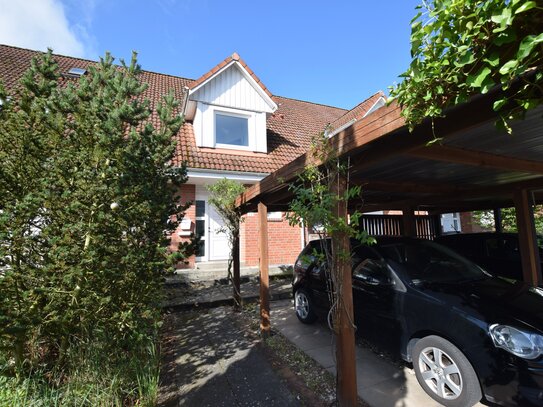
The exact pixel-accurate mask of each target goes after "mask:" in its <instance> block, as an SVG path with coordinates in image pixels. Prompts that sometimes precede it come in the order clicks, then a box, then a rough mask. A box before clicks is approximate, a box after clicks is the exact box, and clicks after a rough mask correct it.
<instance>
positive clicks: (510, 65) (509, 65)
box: [500, 59, 518, 75]
mask: <svg viewBox="0 0 543 407" xmlns="http://www.w3.org/2000/svg"><path fill="white" fill-rule="evenodd" d="M517 66H518V61H517V60H516V59H512V60H510V61H507V62H506V63H505V64H503V66H502V67H501V68H500V73H501V74H502V75H507V74H508V73H509V72H511V71H512V70H513V69H515V68H516V67H517Z"/></svg>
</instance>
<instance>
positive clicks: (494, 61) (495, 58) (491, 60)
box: [483, 52, 500, 67]
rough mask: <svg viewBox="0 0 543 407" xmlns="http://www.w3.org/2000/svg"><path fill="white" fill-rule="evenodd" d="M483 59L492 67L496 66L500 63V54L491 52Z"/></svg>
mask: <svg viewBox="0 0 543 407" xmlns="http://www.w3.org/2000/svg"><path fill="white" fill-rule="evenodd" d="M483 61H485V62H486V63H487V64H488V65H490V66H492V67H496V66H498V64H499V63H500V54H499V53H498V52H493V53H492V54H490V55H489V56H488V58H485V59H483Z"/></svg>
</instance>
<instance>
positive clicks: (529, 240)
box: [513, 189, 542, 286]
mask: <svg viewBox="0 0 543 407" xmlns="http://www.w3.org/2000/svg"><path fill="white" fill-rule="evenodd" d="M513 200H514V201H515V209H516V217H517V228H518V235H519V246H520V257H521V259H522V273H523V276H524V281H526V282H527V283H530V284H532V285H533V286H537V285H539V284H541V282H542V280H541V260H540V258H539V249H538V246H537V239H536V233H535V223H534V208H533V205H532V202H533V199H532V193H531V192H530V191H528V190H527V189H521V190H519V191H517V192H515V193H514V195H513Z"/></svg>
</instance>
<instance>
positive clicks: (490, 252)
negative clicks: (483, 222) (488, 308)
mask: <svg viewBox="0 0 543 407" xmlns="http://www.w3.org/2000/svg"><path fill="white" fill-rule="evenodd" d="M434 241H435V242H437V243H439V244H442V245H444V246H447V247H449V248H451V249H453V250H454V251H455V252H457V253H460V254H461V255H462V256H464V257H467V258H468V259H470V260H471V261H473V262H474V263H476V264H478V265H479V266H481V267H483V268H484V269H485V270H487V271H488V272H489V273H492V274H494V275H497V276H501V277H505V278H512V279H515V280H522V279H523V278H522V260H521V258H520V250H519V241H518V234H516V233H492V232H486V233H485V232H483V233H453V234H449V235H443V236H439V237H436V238H435V240H434ZM539 251H540V256H541V255H543V252H542V251H541V248H540V249H539Z"/></svg>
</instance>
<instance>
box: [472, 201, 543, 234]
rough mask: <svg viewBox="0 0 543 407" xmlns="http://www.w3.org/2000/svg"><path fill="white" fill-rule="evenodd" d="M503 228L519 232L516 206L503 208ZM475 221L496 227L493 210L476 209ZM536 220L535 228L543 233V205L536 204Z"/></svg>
mask: <svg viewBox="0 0 543 407" xmlns="http://www.w3.org/2000/svg"><path fill="white" fill-rule="evenodd" d="M501 215H502V230H503V231H504V232H517V231H518V229H517V216H516V211H515V208H502V209H501ZM473 219H474V221H475V222H476V223H477V224H478V225H480V226H482V227H484V228H486V229H492V228H494V227H495V222H494V212H493V211H475V212H473ZM534 222H535V230H536V233H537V234H538V235H541V234H543V206H542V205H535V207H534Z"/></svg>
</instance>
